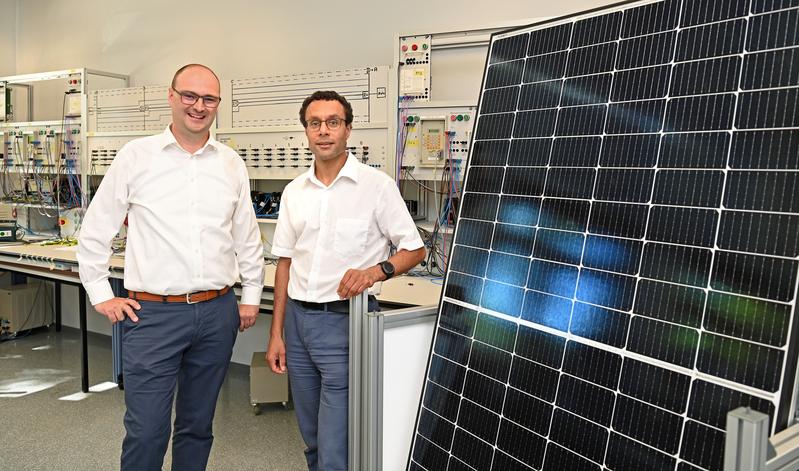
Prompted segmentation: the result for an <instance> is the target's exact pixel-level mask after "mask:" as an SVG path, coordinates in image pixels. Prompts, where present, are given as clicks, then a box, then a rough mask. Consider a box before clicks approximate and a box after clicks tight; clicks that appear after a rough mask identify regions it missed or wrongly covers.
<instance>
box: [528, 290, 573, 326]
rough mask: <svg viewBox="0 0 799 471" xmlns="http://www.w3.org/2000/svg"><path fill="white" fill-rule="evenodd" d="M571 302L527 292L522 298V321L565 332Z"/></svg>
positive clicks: (535, 292)
mask: <svg viewBox="0 0 799 471" xmlns="http://www.w3.org/2000/svg"><path fill="white" fill-rule="evenodd" d="M571 310H572V301H571V300H569V299H565V298H559V297H557V296H551V295H548V294H544V293H539V292H537V291H528V292H527V294H526V295H525V297H524V309H523V310H522V319H525V320H528V321H530V322H535V323H536V324H542V325H546V326H549V327H552V328H554V329H558V330H562V331H564V332H566V331H567V330H568V329H569V316H570V315H571Z"/></svg>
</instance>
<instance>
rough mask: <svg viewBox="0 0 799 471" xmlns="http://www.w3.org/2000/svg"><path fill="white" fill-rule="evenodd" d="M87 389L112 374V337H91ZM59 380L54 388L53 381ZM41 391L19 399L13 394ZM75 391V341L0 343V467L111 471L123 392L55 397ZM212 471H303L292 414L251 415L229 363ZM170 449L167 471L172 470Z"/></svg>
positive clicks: (37, 338)
mask: <svg viewBox="0 0 799 471" xmlns="http://www.w3.org/2000/svg"><path fill="white" fill-rule="evenodd" d="M89 352H90V356H89V365H90V372H91V376H90V384H91V385H95V384H98V383H101V382H103V381H108V380H110V379H111V376H112V364H111V340H110V337H105V336H99V335H96V336H95V335H92V336H90V337H89ZM53 383H57V384H53ZM45 386H49V387H46V388H45V389H42V390H40V391H38V392H34V393H30V394H27V395H24V396H21V397H9V396H11V395H13V392H14V391H23V390H31V389H36V388H37V387H39V388H41V387H45ZM79 391H80V337H79V333H78V332H77V331H76V330H73V329H67V328H65V329H64V330H63V331H62V332H61V333H55V332H54V331H52V329H51V330H50V331H49V332H48V331H46V330H42V331H37V332H34V333H33V334H31V335H30V336H28V337H25V338H21V339H17V340H12V341H6V342H2V343H0V411H2V412H1V413H0V441H1V442H2V451H0V469H9V470H11V469H13V470H20V471H22V470H26V471H27V470H48V471H51V470H81V471H90V470H104V471H105V470H113V469H118V468H119V453H120V447H121V444H122V438H123V436H124V433H125V431H124V428H123V426H122V416H123V414H124V412H125V405H124V401H123V397H122V391H120V390H118V389H116V388H114V389H111V390H108V391H105V392H99V393H92V394H91V395H90V396H89V397H87V398H85V399H83V400H80V401H74V402H71V401H63V400H59V398H61V397H64V396H67V395H69V394H73V393H76V392H79ZM214 436H215V440H214V446H213V449H212V451H211V457H210V460H209V463H208V469H209V470H231V469H235V470H281V471H285V470H302V469H306V468H305V466H304V463H305V459H304V457H303V454H302V450H303V448H304V445H303V443H302V439H301V438H300V434H299V431H298V429H297V421H296V419H295V416H294V412H293V411H286V410H284V409H283V408H282V407H281V406H280V405H266V406H264V407H263V408H262V413H261V415H259V416H256V415H255V414H254V413H253V410H252V407H251V405H250V401H249V372H248V368H247V367H244V366H242V365H235V364H234V365H232V367H231V369H230V371H229V373H228V377H227V379H226V380H225V383H224V385H223V386H222V393H221V394H220V397H219V402H218V403H217V409H216V419H215V421H214ZM170 453H171V452H170V451H167V456H166V459H165V461H164V469H169V468H170V457H169V456H170Z"/></svg>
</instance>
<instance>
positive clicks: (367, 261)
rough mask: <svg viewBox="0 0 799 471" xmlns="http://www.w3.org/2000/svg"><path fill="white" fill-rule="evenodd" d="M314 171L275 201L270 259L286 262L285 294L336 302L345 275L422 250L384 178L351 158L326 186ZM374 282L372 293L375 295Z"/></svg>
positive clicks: (396, 194)
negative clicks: (395, 253)
mask: <svg viewBox="0 0 799 471" xmlns="http://www.w3.org/2000/svg"><path fill="white" fill-rule="evenodd" d="M314 168H315V166H311V168H310V169H309V170H308V171H307V172H306V173H304V174H303V175H301V176H299V177H297V178H295V179H294V180H293V181H292V182H291V183H289V184H288V185H287V186H286V188H285V190H283V195H282V196H281V198H280V213H279V215H278V219H277V228H276V229H275V238H274V242H273V244H272V254H273V255H275V256H277V257H288V258H291V271H290V273H289V286H288V295H289V297H291V298H292V299H297V300H301V301H312V302H320V303H321V302H329V301H335V300H338V299H339V297H338V294H336V288H338V285H339V283H340V282H341V278H342V277H343V276H344V273H345V272H346V271H347V270H348V269H350V268H355V269H364V268H368V267H371V266H374V265H377V264H378V263H379V262H382V261H383V260H386V259H387V258H388V253H389V242H391V243H393V244H394V245H395V246H396V247H397V249H398V250H401V249H407V250H416V249H418V248H421V247H423V245H424V244H423V243H422V239H421V237H419V232H418V231H417V229H416V225H415V224H414V222H413V219H412V218H411V215H410V214H409V213H408V209H407V208H406V207H405V202H404V201H403V199H402V196H401V195H400V193H399V190H398V189H397V185H396V184H395V183H394V180H392V179H391V178H390V177H389V176H388V175H386V174H385V173H383V172H380V171H379V170H376V169H374V168H372V167H369V166H368V165H364V164H362V163H360V162H358V160H357V159H355V157H353V156H352V154H350V155H349V156H348V157H347V162H346V163H345V164H344V167H342V169H341V171H340V172H339V174H338V176H337V177H336V179H335V180H334V181H333V183H331V184H330V186H328V187H326V186H325V185H324V184H323V183H322V182H320V181H319V180H318V179H317V178H316V176H315V175H314ZM380 285H381V284H380V283H375V286H374V287H373V289H371V290H370V292H371V293H372V294H379V292H380Z"/></svg>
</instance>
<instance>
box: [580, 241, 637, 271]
mask: <svg viewBox="0 0 799 471" xmlns="http://www.w3.org/2000/svg"><path fill="white" fill-rule="evenodd" d="M642 246H643V242H642V241H640V240H626V239H616V238H613V237H600V236H595V235H589V236H588V239H587V240H586V241H585V252H584V254H583V264H584V265H585V266H588V267H593V268H601V269H603V270H609V271H616V272H621V273H627V274H630V275H634V274H636V273H637V272H638V265H639V262H640V260H641V250H642V249H641V247H642Z"/></svg>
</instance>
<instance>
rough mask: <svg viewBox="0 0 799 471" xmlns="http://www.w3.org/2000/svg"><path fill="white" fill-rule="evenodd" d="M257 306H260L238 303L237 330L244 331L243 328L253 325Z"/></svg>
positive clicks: (256, 316) (256, 314) (256, 317)
mask: <svg viewBox="0 0 799 471" xmlns="http://www.w3.org/2000/svg"><path fill="white" fill-rule="evenodd" d="M259 308H260V306H257V305H255V304H239V319H240V322H239V332H244V330H245V329H249V328H250V327H252V326H254V325H255V321H256V320H257V319H258V309H259Z"/></svg>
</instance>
